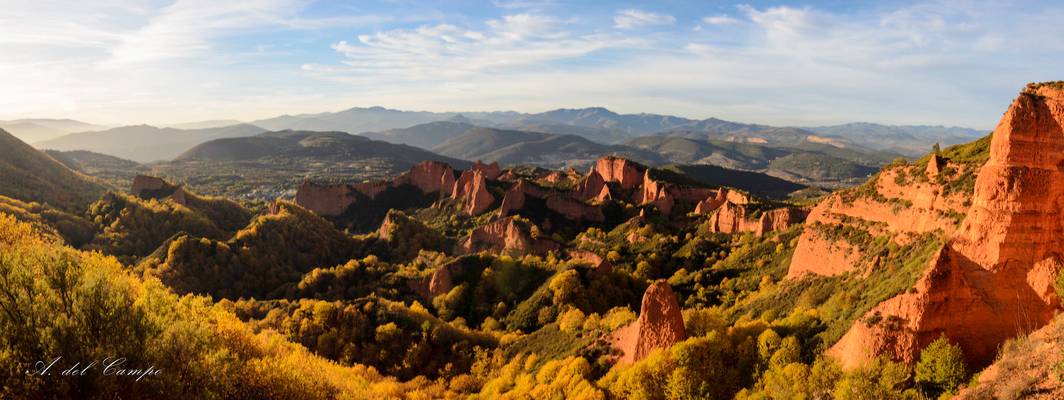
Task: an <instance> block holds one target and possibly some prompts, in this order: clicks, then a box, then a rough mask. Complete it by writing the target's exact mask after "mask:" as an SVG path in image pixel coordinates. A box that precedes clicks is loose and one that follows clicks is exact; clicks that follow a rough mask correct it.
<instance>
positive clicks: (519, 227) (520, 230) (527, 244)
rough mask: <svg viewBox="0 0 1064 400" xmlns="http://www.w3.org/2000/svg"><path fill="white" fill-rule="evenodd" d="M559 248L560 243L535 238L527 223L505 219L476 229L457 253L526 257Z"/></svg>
mask: <svg viewBox="0 0 1064 400" xmlns="http://www.w3.org/2000/svg"><path fill="white" fill-rule="evenodd" d="M559 248H560V246H559V245H558V243H556V242H554V241H553V240H550V239H547V238H543V237H533V235H532V227H531V226H530V224H529V223H528V222H527V221H524V220H521V219H519V218H517V217H505V218H499V219H496V220H494V221H492V222H490V223H488V224H487V225H484V226H482V227H479V228H477V229H474V230H473V231H472V232H470V234H469V237H468V238H466V239H465V240H464V241H462V243H461V244H460V245H459V248H458V250H457V251H456V252H457V253H459V254H466V253H475V252H479V251H487V252H490V253H496V254H507V255H515V256H524V255H526V254H546V253H548V252H550V251H554V250H558V249H559Z"/></svg>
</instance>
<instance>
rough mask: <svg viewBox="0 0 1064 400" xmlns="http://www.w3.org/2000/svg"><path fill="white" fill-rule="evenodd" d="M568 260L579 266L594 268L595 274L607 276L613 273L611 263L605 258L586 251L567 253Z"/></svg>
mask: <svg viewBox="0 0 1064 400" xmlns="http://www.w3.org/2000/svg"><path fill="white" fill-rule="evenodd" d="M569 259H570V260H572V261H575V262H578V263H581V264H588V265H590V266H591V267H592V268H594V272H595V273H596V274H608V273H610V272H613V263H610V262H609V260H607V259H606V258H605V257H603V256H600V255H598V254H597V253H593V252H590V251H586V250H573V251H571V252H569Z"/></svg>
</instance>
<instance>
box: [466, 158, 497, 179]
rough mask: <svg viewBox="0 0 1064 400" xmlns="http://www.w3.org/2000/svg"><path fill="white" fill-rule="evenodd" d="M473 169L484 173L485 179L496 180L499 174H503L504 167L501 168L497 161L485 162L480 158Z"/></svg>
mask: <svg viewBox="0 0 1064 400" xmlns="http://www.w3.org/2000/svg"><path fill="white" fill-rule="evenodd" d="M472 169H473V170H474V171H480V172H481V173H482V174H484V179H491V180H496V179H499V175H502V169H501V168H499V163H497V162H493V163H491V164H484V163H481V162H480V160H477V161H476V162H474V163H473V168H472Z"/></svg>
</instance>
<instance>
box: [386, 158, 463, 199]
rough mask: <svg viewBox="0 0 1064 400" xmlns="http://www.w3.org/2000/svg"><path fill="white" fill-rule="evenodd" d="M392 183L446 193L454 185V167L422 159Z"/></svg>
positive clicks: (426, 191) (423, 190) (425, 191)
mask: <svg viewBox="0 0 1064 400" xmlns="http://www.w3.org/2000/svg"><path fill="white" fill-rule="evenodd" d="M392 183H393V186H398V185H402V184H408V185H414V186H417V187H418V188H419V189H421V191H422V192H424V193H426V194H429V193H436V192H439V193H441V195H445V194H447V193H448V191H450V190H451V189H452V188H453V187H454V169H452V168H451V166H450V165H447V164H446V163H442V162H439V161H431V160H430V161H422V162H421V163H420V164H418V165H415V166H414V167H413V168H410V170H409V171H407V172H405V173H403V174H402V175H399V177H397V178H396V179H395V180H394V181H393V182H392ZM371 197H372V196H371Z"/></svg>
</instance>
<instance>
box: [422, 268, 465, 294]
mask: <svg viewBox="0 0 1064 400" xmlns="http://www.w3.org/2000/svg"><path fill="white" fill-rule="evenodd" d="M452 266H460V264H457V263H451V264H444V265H441V266H439V267H437V268H436V270H434V271H432V277H431V278H429V296H431V297H430V299H432V298H436V296H439V295H442V294H447V292H450V291H451V289H453V288H454V284H453V283H452V282H451V268H452Z"/></svg>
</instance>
